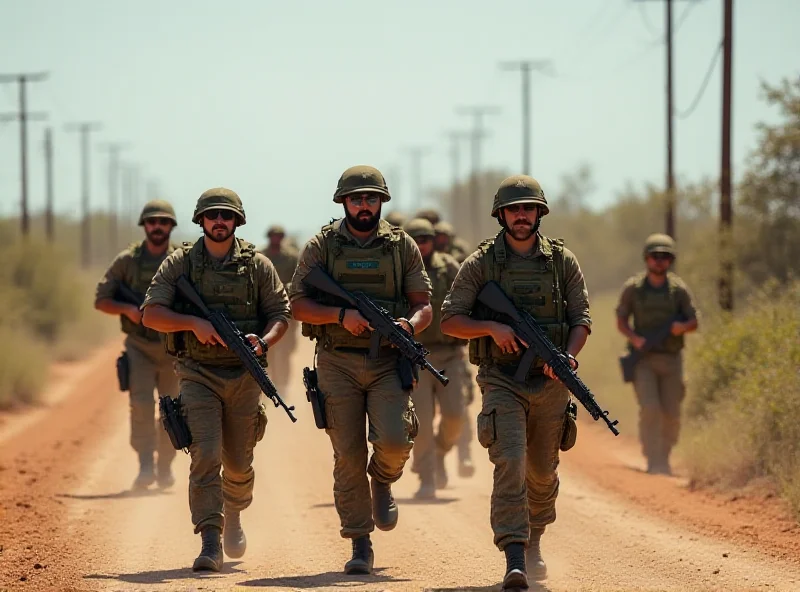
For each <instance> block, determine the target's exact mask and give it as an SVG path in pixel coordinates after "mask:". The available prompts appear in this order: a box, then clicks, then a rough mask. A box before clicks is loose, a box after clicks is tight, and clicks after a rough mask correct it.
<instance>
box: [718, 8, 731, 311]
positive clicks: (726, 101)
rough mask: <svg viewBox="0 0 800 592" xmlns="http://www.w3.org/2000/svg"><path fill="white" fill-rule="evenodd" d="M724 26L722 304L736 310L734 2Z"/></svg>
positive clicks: (720, 213) (720, 191)
mask: <svg viewBox="0 0 800 592" xmlns="http://www.w3.org/2000/svg"><path fill="white" fill-rule="evenodd" d="M723 7H724V8H723V10H724V14H723V18H722V20H723V25H722V163H721V166H720V175H719V193H720V201H719V230H720V258H721V263H722V265H721V270H720V271H721V275H720V279H719V304H720V306H721V307H722V309H723V310H728V311H730V310H733V200H732V198H731V176H732V175H731V119H732V106H733V105H732V104H733V96H732V95H733V91H732V89H733V0H723Z"/></svg>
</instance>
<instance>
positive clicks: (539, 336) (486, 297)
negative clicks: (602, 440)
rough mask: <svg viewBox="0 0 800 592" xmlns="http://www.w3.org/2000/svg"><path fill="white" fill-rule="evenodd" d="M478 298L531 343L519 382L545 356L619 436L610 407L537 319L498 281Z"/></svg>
mask: <svg viewBox="0 0 800 592" xmlns="http://www.w3.org/2000/svg"><path fill="white" fill-rule="evenodd" d="M478 300H479V301H480V302H481V303H483V304H484V305H485V306H487V307H489V308H490V309H492V310H493V311H495V312H498V313H501V314H504V315H505V316H507V317H508V318H509V320H510V322H509V323H508V324H509V326H510V327H511V328H512V329H514V333H516V335H517V336H518V337H519V338H520V339H522V340H523V341H524V342H525V343H527V344H528V349H527V350H526V351H525V353H524V354H523V355H522V360H521V361H520V363H519V366H518V367H517V371H516V373H515V374H514V379H515V380H516V381H518V382H525V377H526V375H527V373H528V370H529V369H530V367H531V365H532V364H533V361H534V359H535V358H537V357H539V358H542V360H544V361H545V362H546V363H547V364H548V365H549V366H550V368H551V369H552V370H553V374H555V375H556V376H557V377H558V378H559V380H561V382H562V383H564V386H566V387H567V388H568V389H569V392H571V393H572V394H573V395H574V397H575V398H576V399H578V401H579V402H580V404H581V405H583V406H584V408H585V409H586V411H588V412H589V415H591V416H592V419H594V420H595V421H597V420H598V419H601V418H602V419H603V421H605V422H606V425H607V426H608V429H610V430H611V432H612V433H613V434H614V435H615V436H617V435H619V430H617V428H616V427H615V426H616V425H617V423H619V422H617V420H616V419H615V420H614V421H613V422H612V421H611V420H609V419H608V411H603V410H602V409H601V408H600V405H598V404H597V401H596V400H595V398H594V395H593V394H592V391H590V390H589V387H588V386H586V385H585V384H584V383H583V381H582V380H581V379H580V378H579V377H578V375H577V374H576V373H575V371H574V370H573V369H572V366H570V364H569V358H567V356H566V355H564V354H563V353H562V352H560V351H559V350H558V348H556V346H554V345H553V343H552V342H551V341H550V339H549V338H548V337H547V335H546V334H545V332H544V330H543V329H542V328H541V327H540V326H539V325H538V324H537V323H536V320H535V319H534V318H533V317H532V316H531V315H530V314H528V313H527V312H525V311H522V310H519V309H517V307H516V306H514V303H513V302H512V301H511V299H510V298H509V297H508V296H507V295H506V293H505V292H504V291H503V289H502V288H501V287H500V285H499V284H498V283H497V282H494V281H490V282H488V283H487V284H486V285H485V286H484V287H483V289H482V290H481V291H480V293H479V294H478Z"/></svg>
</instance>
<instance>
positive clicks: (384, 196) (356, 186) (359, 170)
mask: <svg viewBox="0 0 800 592" xmlns="http://www.w3.org/2000/svg"><path fill="white" fill-rule="evenodd" d="M367 192H372V193H380V194H381V201H382V202H385V201H389V200H390V199H392V196H391V195H389V187H388V186H387V185H386V179H384V177H383V174H382V173H381V172H380V171H379V170H378V169H376V168H375V167H371V166H368V165H358V166H354V167H350V168H349V169H347V170H346V171H345V172H343V173H342V176H341V177H339V182H338V183H337V184H336V192H335V193H334V194H333V201H334V202H336V203H344V198H345V197H346V196H348V195H350V194H352V193H367Z"/></svg>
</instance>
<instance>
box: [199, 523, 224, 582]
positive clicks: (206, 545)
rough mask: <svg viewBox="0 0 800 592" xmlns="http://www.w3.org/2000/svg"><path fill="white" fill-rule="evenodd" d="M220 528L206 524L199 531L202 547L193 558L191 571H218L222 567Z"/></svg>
mask: <svg viewBox="0 0 800 592" xmlns="http://www.w3.org/2000/svg"><path fill="white" fill-rule="evenodd" d="M220 534H221V532H220V529H219V528H217V527H216V526H207V527H205V528H204V529H203V530H202V531H201V532H200V536H201V537H202V539H203V547H202V549H200V555H199V556H198V557H197V559H195V560H194V565H193V566H192V571H220V570H221V569H222V544H221V543H220V540H219V539H220Z"/></svg>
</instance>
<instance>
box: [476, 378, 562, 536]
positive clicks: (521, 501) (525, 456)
mask: <svg viewBox="0 0 800 592" xmlns="http://www.w3.org/2000/svg"><path fill="white" fill-rule="evenodd" d="M478 384H479V385H480V387H481V391H482V392H483V405H482V409H481V413H480V415H478V440H479V441H480V443H481V445H482V446H483V447H484V448H488V449H489V460H491V461H492V464H494V487H493V489H492V506H491V524H492V530H493V531H494V543H495V545H497V547H498V548H499V549H500V550H503V549H504V548H505V547H506V545H508V544H509V543H525V544H527V543H528V537H529V534H530V529H531V528H544V527H545V526H547V525H548V524H552V523H553V522H555V519H556V497H557V496H558V483H559V482H558V472H557V470H556V469H557V467H558V462H559V457H558V454H559V445H560V443H561V436H562V433H563V430H564V413H565V411H566V408H567V403H568V401H569V391H568V390H567V389H566V387H564V386H563V385H562V384H561V383H558V382H555V381H553V380H550V379H548V378H546V377H545V376H534V377H531V378H529V379H528V383H527V384H525V385H521V384H519V383H516V382H514V379H513V378H512V377H511V376H508V375H506V374H504V373H502V372H501V371H500V370H498V369H497V368H493V367H490V368H481V370H480V372H479V373H478Z"/></svg>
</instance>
